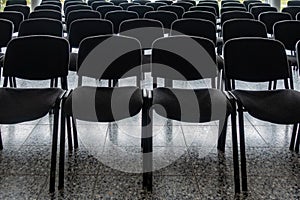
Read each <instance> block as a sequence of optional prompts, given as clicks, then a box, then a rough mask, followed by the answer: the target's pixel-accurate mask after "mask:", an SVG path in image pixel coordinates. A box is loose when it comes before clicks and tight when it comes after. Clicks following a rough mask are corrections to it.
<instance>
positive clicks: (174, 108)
mask: <svg viewBox="0 0 300 200" xmlns="http://www.w3.org/2000/svg"><path fill="white" fill-rule="evenodd" d="M153 105H154V110H155V112H156V113H157V114H159V115H160V116H163V117H166V118H168V119H173V120H178V121H183V122H196V123H199V122H209V121H214V120H224V119H225V117H227V116H228V115H229V114H230V113H231V110H232V107H231V104H230V102H229V100H228V99H227V97H226V95H225V94H224V93H223V92H221V91H220V90H216V89H195V90H193V89H174V88H156V89H154V91H153Z"/></svg>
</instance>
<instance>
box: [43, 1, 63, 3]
mask: <svg viewBox="0 0 300 200" xmlns="http://www.w3.org/2000/svg"><path fill="white" fill-rule="evenodd" d="M47 1H50V2H60V0H42V3H45V2H47Z"/></svg>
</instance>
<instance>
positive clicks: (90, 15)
mask: <svg viewBox="0 0 300 200" xmlns="http://www.w3.org/2000/svg"><path fill="white" fill-rule="evenodd" d="M100 18H101V14H100V13H99V12H97V11H94V10H74V11H72V12H70V13H69V15H68V18H67V20H66V25H67V31H68V30H69V28H70V25H71V23H72V22H73V21H75V20H77V19H100Z"/></svg>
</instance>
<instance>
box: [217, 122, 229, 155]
mask: <svg viewBox="0 0 300 200" xmlns="http://www.w3.org/2000/svg"><path fill="white" fill-rule="evenodd" d="M227 122H228V117H226V119H225V120H220V121H219V138H218V146H217V148H218V150H219V151H222V152H225V143H226V134H227Z"/></svg>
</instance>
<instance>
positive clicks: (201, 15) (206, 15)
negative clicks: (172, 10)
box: [182, 10, 217, 25]
mask: <svg viewBox="0 0 300 200" xmlns="http://www.w3.org/2000/svg"><path fill="white" fill-rule="evenodd" d="M182 18H184V19H187V18H193V19H205V20H208V21H210V22H212V23H213V24H215V25H216V23H217V22H216V16H215V15H214V14H213V13H211V12H206V11H197V10H196V11H188V12H185V13H184V14H183V16H182Z"/></svg>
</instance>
